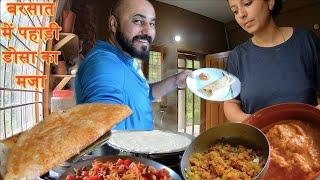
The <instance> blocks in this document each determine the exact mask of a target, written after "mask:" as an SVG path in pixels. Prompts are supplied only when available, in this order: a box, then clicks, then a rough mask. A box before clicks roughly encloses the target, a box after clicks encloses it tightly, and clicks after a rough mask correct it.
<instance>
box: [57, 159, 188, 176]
mask: <svg viewBox="0 0 320 180" xmlns="http://www.w3.org/2000/svg"><path fill="white" fill-rule="evenodd" d="M119 158H121V159H130V160H132V161H133V162H141V163H143V164H145V165H148V166H153V167H154V168H156V169H157V170H160V169H163V168H164V169H166V170H167V171H168V172H169V174H170V176H171V177H173V178H174V180H182V179H181V177H180V176H179V175H178V174H177V173H176V172H174V171H173V170H172V169H170V168H168V167H167V166H165V165H162V164H160V163H157V162H155V161H152V160H149V159H145V158H139V157H132V156H100V157H94V158H91V159H87V160H85V161H80V162H77V163H74V164H73V165H72V167H71V168H69V169H68V170H67V171H66V172H65V173H64V174H62V175H61V177H60V178H59V179H60V180H65V179H66V177H67V176H68V175H74V174H75V172H74V168H75V169H81V168H83V167H88V166H90V165H91V164H92V162H93V161H95V160H99V161H101V162H106V161H109V162H116V161H117V160H118V159H119Z"/></svg>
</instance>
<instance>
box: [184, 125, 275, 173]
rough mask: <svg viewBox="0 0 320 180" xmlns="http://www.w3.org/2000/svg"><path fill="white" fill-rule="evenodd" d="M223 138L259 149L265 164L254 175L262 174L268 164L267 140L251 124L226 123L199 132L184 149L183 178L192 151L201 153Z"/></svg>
mask: <svg viewBox="0 0 320 180" xmlns="http://www.w3.org/2000/svg"><path fill="white" fill-rule="evenodd" d="M221 140H223V141H224V142H228V143H230V144H231V145H239V144H240V145H244V146H246V147H249V148H252V149H261V150H262V152H263V157H264V159H265V160H266V164H265V165H264V167H263V168H262V170H261V172H260V173H259V174H258V175H257V176H256V177H255V179H257V178H260V177H262V176H263V175H264V173H265V172H266V170H267V169H268V166H269V161H270V146H269V141H268V139H267V138H266V136H265V135H264V133H263V132H262V131H260V130H259V129H258V128H255V127H253V126H251V125H247V124H242V123H226V124H223V125H219V126H216V127H213V128H211V129H209V130H207V131H205V132H204V133H202V134H200V135H199V136H198V137H197V138H196V139H195V140H194V141H193V142H192V143H191V144H190V145H189V147H188V148H187V149H186V151H185V152H184V154H183V157H182V160H181V165H180V167H181V172H182V175H183V177H184V179H188V178H187V171H188V170H189V168H190V162H189V158H190V157H191V155H193V154H194V153H202V152H205V151H207V150H208V149H209V148H210V147H212V146H213V145H214V144H216V143H217V142H218V141H221Z"/></svg>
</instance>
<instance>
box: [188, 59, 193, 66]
mask: <svg viewBox="0 0 320 180" xmlns="http://www.w3.org/2000/svg"><path fill="white" fill-rule="evenodd" d="M187 68H193V66H192V60H188V59H187Z"/></svg>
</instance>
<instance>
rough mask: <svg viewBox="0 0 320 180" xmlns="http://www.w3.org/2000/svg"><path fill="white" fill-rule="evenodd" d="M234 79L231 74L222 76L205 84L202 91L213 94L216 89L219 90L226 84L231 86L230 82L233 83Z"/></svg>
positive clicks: (208, 94)
mask: <svg viewBox="0 0 320 180" xmlns="http://www.w3.org/2000/svg"><path fill="white" fill-rule="evenodd" d="M233 81H234V79H233V78H232V77H231V76H229V75H225V76H223V77H222V78H220V79H218V80H216V81H214V82H212V83H210V84H208V85H207V86H205V87H204V88H203V89H202V92H203V93H204V94H206V95H207V96H211V95H212V94H213V93H214V92H215V91H218V90H220V89H222V88H224V87H226V86H230V84H232V83H233Z"/></svg>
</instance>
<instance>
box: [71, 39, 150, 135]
mask: <svg viewBox="0 0 320 180" xmlns="http://www.w3.org/2000/svg"><path fill="white" fill-rule="evenodd" d="M133 62H134V60H133V58H132V57H130V56H129V55H127V54H125V53H123V52H122V51H121V50H120V49H119V48H117V47H116V46H114V45H111V44H110V43H108V42H104V41H98V42H97V43H96V45H95V47H94V48H93V49H92V50H91V51H90V53H89V54H88V55H87V56H86V58H85V59H84V60H83V62H82V63H81V64H80V67H79V69H78V73H77V77H76V82H75V86H76V99H77V104H82V103H110V104H125V105H128V106H129V107H130V108H131V109H132V111H133V114H132V115H131V116H129V117H128V118H127V119H125V120H124V121H122V122H120V123H119V124H118V125H117V126H116V127H115V128H114V129H116V130H152V129H154V124H153V112H152V106H151V105H152V104H151V103H152V102H151V101H152V100H153V96H152V92H151V90H150V87H149V84H148V83H147V81H146V79H145V78H143V77H142V76H141V75H139V74H138V70H137V69H136V68H135V67H134V66H133Z"/></svg>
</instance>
